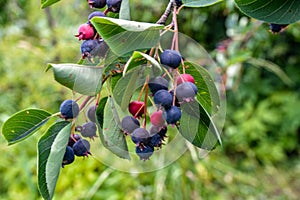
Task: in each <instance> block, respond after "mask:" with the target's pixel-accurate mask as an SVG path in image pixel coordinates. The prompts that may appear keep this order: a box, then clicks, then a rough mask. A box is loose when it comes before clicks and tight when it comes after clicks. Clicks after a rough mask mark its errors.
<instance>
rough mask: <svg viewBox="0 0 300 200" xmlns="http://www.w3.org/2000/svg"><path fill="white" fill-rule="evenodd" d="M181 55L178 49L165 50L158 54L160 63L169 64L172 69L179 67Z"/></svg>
mask: <svg viewBox="0 0 300 200" xmlns="http://www.w3.org/2000/svg"><path fill="white" fill-rule="evenodd" d="M181 59H182V57H181V55H180V53H179V52H178V51H175V50H170V49H168V50H165V51H163V52H162V53H161V54H160V63H161V64H163V65H166V66H169V67H171V68H173V69H176V68H177V67H179V65H180V63H181Z"/></svg>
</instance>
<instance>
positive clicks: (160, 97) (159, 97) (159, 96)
mask: <svg viewBox="0 0 300 200" xmlns="http://www.w3.org/2000/svg"><path fill="white" fill-rule="evenodd" d="M153 100H154V103H155V104H158V105H161V106H162V107H164V108H168V107H170V106H171V105H172V102H173V97H172V95H171V94H170V93H169V92H168V91H167V90H159V91H157V92H156V93H155V94H154V98H153Z"/></svg>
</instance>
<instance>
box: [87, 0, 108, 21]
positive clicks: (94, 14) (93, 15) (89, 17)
mask: <svg viewBox="0 0 300 200" xmlns="http://www.w3.org/2000/svg"><path fill="white" fill-rule="evenodd" d="M105 4H106V1H105ZM93 17H106V15H105V14H104V13H103V12H101V11H94V12H92V13H91V14H90V15H89V16H88V21H89V22H90V20H91V19H92V18H93Z"/></svg>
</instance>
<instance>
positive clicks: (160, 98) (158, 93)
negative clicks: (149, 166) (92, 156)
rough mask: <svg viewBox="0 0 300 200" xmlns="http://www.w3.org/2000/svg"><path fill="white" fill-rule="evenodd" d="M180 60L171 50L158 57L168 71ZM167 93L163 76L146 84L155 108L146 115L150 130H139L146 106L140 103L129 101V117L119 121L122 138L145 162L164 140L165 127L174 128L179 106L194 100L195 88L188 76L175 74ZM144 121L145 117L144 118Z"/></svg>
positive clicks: (166, 81) (176, 66) (143, 128)
mask: <svg viewBox="0 0 300 200" xmlns="http://www.w3.org/2000/svg"><path fill="white" fill-rule="evenodd" d="M181 61H182V56H181V55H180V53H179V52H177V51H174V50H165V51H163V52H162V53H161V55H160V62H161V64H162V65H163V66H164V67H165V68H166V69H167V70H169V71H171V70H175V71H176V72H178V71H177V68H178V67H179V66H180V64H181ZM173 85H174V87H173V88H171V89H169V81H168V80H167V79H166V78H164V77H163V76H157V77H152V78H150V79H149V81H148V83H147V87H148V88H149V89H150V91H151V94H150V95H149V98H152V99H153V102H154V103H155V107H156V108H157V109H156V110H155V111H154V112H153V113H151V115H150V123H151V125H150V127H149V129H148V130H147V129H146V123H144V125H143V126H142V127H141V123H140V121H139V120H142V119H141V118H142V116H143V115H144V117H145V116H146V114H147V108H146V107H147V105H146V103H145V102H144V101H140V100H137V101H136V100H135V101H131V102H130V103H129V106H128V110H129V113H130V114H131V116H130V115H128V116H125V117H124V118H123V119H122V122H121V126H122V129H123V132H124V134H125V135H130V136H131V140H132V142H133V143H134V144H135V145H136V153H137V155H138V156H139V157H140V159H141V160H147V159H149V157H150V156H151V155H152V154H153V152H154V150H155V148H161V147H162V144H163V141H164V140H165V138H166V137H167V135H166V133H167V125H172V126H174V125H176V124H177V123H178V121H179V120H180V118H181V109H180V104H181V103H183V102H190V101H193V100H194V99H195V96H196V94H197V91H198V89H197V87H196V85H195V80H194V78H193V76H191V75H190V74H179V75H178V76H177V77H176V79H175V80H174V83H173ZM145 119H146V117H145Z"/></svg>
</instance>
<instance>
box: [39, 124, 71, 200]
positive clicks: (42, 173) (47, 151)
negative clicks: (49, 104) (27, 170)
mask: <svg viewBox="0 0 300 200" xmlns="http://www.w3.org/2000/svg"><path fill="white" fill-rule="evenodd" d="M71 125H72V124H71V123H70V122H68V121H60V122H57V123H55V124H53V125H52V126H51V127H49V129H48V130H47V131H46V133H45V134H44V135H43V136H42V137H41V138H40V140H39V142H38V187H39V191H40V193H41V195H42V197H43V198H44V199H52V197H53V194H54V190H55V186H56V182H57V179H58V176H59V172H60V168H61V166H62V160H63V156H64V153H65V151H66V146H67V144H68V141H69V136H70V133H71Z"/></svg>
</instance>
